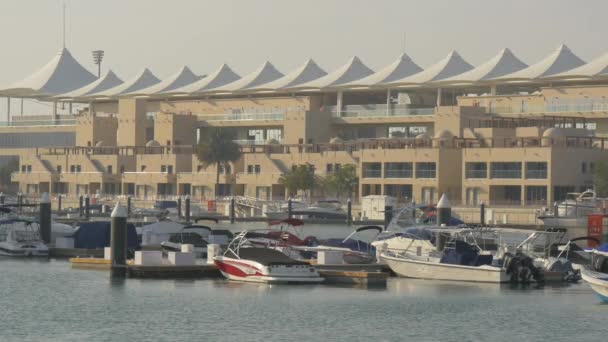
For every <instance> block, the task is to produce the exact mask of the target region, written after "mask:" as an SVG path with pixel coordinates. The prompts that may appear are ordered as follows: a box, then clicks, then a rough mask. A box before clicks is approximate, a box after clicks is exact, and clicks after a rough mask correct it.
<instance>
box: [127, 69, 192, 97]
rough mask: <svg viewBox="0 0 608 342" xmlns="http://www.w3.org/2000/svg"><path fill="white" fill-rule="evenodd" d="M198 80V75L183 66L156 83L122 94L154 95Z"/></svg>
mask: <svg viewBox="0 0 608 342" xmlns="http://www.w3.org/2000/svg"><path fill="white" fill-rule="evenodd" d="M198 80H200V77H199V76H197V75H195V74H194V73H193V72H192V70H190V68H188V67H187V66H183V67H182V68H180V69H179V70H178V71H177V72H176V73H175V74H173V75H171V76H169V77H167V78H166V79H165V80H163V81H162V82H159V83H156V84H154V85H152V86H150V87H147V88H143V89H138V90H135V91H132V92H129V93H126V94H123V96H132V95H155V94H160V93H165V92H171V91H172V90H175V89H179V88H181V87H184V86H186V85H189V84H192V83H194V82H196V81H198Z"/></svg>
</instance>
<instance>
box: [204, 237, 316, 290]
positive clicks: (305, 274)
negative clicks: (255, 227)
mask: <svg viewBox="0 0 608 342" xmlns="http://www.w3.org/2000/svg"><path fill="white" fill-rule="evenodd" d="M247 234H248V232H247V231H244V232H241V233H240V234H238V235H237V236H236V237H235V238H234V240H232V242H230V244H229V245H228V247H227V249H226V251H225V252H224V254H223V255H220V256H217V257H215V258H214V260H215V264H216V265H217V267H218V268H219V269H220V272H222V274H223V275H224V277H226V278H228V279H230V280H236V281H249V282H257V283H320V282H322V281H323V278H321V277H320V276H319V273H318V272H317V270H316V269H315V268H314V267H313V266H311V265H309V264H308V263H305V262H301V261H297V260H294V259H291V258H290V257H288V256H287V255H285V254H284V253H281V252H280V251H278V250H276V249H270V248H261V247H252V246H251V244H250V243H249V242H248V241H247Z"/></svg>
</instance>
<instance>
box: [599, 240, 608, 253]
mask: <svg viewBox="0 0 608 342" xmlns="http://www.w3.org/2000/svg"><path fill="white" fill-rule="evenodd" d="M597 250H598V251H600V252H608V242H604V243H603V244H601V245H600V246H599V247H598V248H597Z"/></svg>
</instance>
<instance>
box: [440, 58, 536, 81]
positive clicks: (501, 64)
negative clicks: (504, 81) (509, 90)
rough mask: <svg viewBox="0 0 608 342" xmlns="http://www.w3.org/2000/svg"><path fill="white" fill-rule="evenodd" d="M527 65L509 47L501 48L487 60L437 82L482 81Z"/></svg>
mask: <svg viewBox="0 0 608 342" xmlns="http://www.w3.org/2000/svg"><path fill="white" fill-rule="evenodd" d="M526 67H528V65H527V64H526V63H524V62H522V61H521V60H520V59H519V58H517V57H516V56H515V55H514V54H513V52H511V50H509V49H502V50H501V51H500V52H499V53H498V54H497V55H496V56H494V57H492V58H491V59H490V60H488V61H487V62H485V63H483V64H481V65H479V66H477V67H475V68H473V69H471V70H469V71H467V72H464V73H462V74H459V75H456V76H452V77H449V78H446V79H444V80H442V81H439V82H438V83H442V84H459V83H475V82H483V81H487V80H490V79H493V78H496V77H500V76H504V75H507V74H511V73H514V72H516V71H519V70H522V69H524V68H526Z"/></svg>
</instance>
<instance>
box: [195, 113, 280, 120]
mask: <svg viewBox="0 0 608 342" xmlns="http://www.w3.org/2000/svg"><path fill="white" fill-rule="evenodd" d="M197 117H198V118H199V119H200V120H204V121H254V120H270V121H278V120H283V119H285V114H284V113H283V112H276V113H226V114H211V115H200V114H199V115H197Z"/></svg>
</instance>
